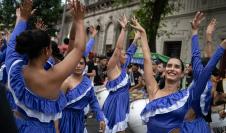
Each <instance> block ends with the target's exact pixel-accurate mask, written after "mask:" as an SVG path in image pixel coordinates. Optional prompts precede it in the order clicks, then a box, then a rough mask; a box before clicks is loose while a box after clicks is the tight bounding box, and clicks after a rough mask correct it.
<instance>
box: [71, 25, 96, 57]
mask: <svg viewBox="0 0 226 133" xmlns="http://www.w3.org/2000/svg"><path fill="white" fill-rule="evenodd" d="M93 28H94V27H93ZM74 29H75V23H74V22H73V23H72V26H71V31H70V38H69V45H68V50H67V54H68V53H69V52H70V51H71V50H72V49H73V44H74V42H75V34H76V32H75V30H74ZM90 33H91V37H90V39H89V41H88V42H87V43H86V49H85V51H84V53H83V56H84V57H87V56H88V55H89V52H90V51H92V49H93V46H94V45H95V39H94V38H95V36H96V34H97V30H96V29H95V28H94V29H91V30H90Z"/></svg>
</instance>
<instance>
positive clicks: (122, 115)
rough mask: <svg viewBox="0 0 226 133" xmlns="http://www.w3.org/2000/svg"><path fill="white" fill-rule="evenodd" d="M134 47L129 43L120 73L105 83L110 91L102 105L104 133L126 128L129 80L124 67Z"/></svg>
mask: <svg viewBox="0 0 226 133" xmlns="http://www.w3.org/2000/svg"><path fill="white" fill-rule="evenodd" d="M136 49H137V47H136V45H135V44H131V45H130V47H129V48H128V50H127V52H126V56H127V59H126V63H125V64H123V65H122V71H121V74H120V75H119V76H118V77H117V78H116V79H114V80H111V81H108V82H107V84H106V88H107V89H108V91H109V92H110V93H109V95H108V97H107V99H106V100H105V102H104V105H103V112H104V115H105V117H106V120H105V122H106V129H105V133H116V132H118V131H124V130H125V129H126V128H127V122H128V114H129V87H130V82H129V77H128V75H127V71H126V68H127V66H128V65H129V63H130V61H131V59H132V56H133V54H134V53H135V52H136Z"/></svg>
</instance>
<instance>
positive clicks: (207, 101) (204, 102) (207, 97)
mask: <svg viewBox="0 0 226 133" xmlns="http://www.w3.org/2000/svg"><path fill="white" fill-rule="evenodd" d="M192 47H196V49H197V50H198V51H200V50H199V44H198V36H197V35H196V36H193V37H192ZM192 50H194V49H192ZM202 69H203V67H200V69H196V70H194V71H197V72H195V73H199V71H200V70H202ZM211 91H212V82H211V81H210V80H209V81H208V82H207V85H206V87H205V89H204V91H203V92H202V94H201V96H200V98H199V99H198V100H196V101H193V103H192V108H193V110H194V112H195V114H196V118H195V119H194V120H192V121H184V123H183V126H182V129H181V132H183V133H211V130H210V128H209V126H208V124H207V122H206V121H205V119H204V118H203V116H206V115H207V114H208V111H209V110H210V109H211V100H212V98H211Z"/></svg>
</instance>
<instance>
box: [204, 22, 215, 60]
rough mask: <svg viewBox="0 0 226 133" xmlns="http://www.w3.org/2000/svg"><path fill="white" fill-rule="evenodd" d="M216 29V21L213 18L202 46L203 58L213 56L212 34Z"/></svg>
mask: <svg viewBox="0 0 226 133" xmlns="http://www.w3.org/2000/svg"><path fill="white" fill-rule="evenodd" d="M215 29H216V19H215V18H213V19H212V20H211V22H210V23H209V25H208V27H207V29H206V44H205V45H204V57H205V58H210V57H211V56H212V54H213V39H212V36H213V32H214V31H215Z"/></svg>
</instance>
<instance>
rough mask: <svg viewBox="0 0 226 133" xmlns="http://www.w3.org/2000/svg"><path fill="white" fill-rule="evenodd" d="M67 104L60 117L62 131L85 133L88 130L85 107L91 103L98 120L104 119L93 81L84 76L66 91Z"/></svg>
mask: <svg viewBox="0 0 226 133" xmlns="http://www.w3.org/2000/svg"><path fill="white" fill-rule="evenodd" d="M66 98H67V106H66V107H65V109H64V110H63V115H62V118H61V119H60V121H59V122H60V126H59V127H60V132H61V133H83V132H86V129H85V125H84V124H85V122H84V120H85V119H84V117H85V115H84V108H85V107H87V105H88V104H89V105H90V107H91V109H92V110H93V111H94V112H95V113H96V118H97V120H98V121H104V114H103V112H102V111H101V109H100V105H99V103H98V101H97V98H96V96H95V92H94V88H93V85H92V81H91V80H90V79H89V78H88V77H87V76H83V79H82V81H81V83H80V84H78V85H77V86H76V87H75V88H73V89H72V90H69V91H68V92H67V93H66Z"/></svg>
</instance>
